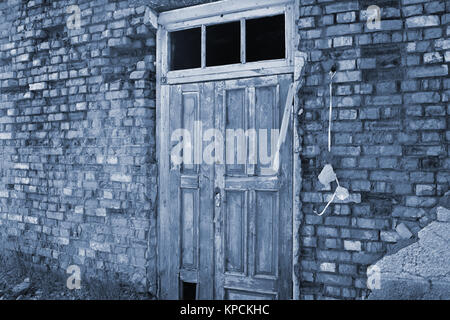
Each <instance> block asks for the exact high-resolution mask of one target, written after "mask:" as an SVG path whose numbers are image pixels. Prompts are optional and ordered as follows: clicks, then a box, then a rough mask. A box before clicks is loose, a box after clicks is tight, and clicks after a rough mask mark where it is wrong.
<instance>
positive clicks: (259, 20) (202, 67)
mask: <svg viewBox="0 0 450 320" xmlns="http://www.w3.org/2000/svg"><path fill="white" fill-rule="evenodd" d="M296 2H298V0H226V1H218V2H213V3H209V4H205V5H200V6H196V7H192V8H189V7H188V8H183V9H178V10H173V11H170V12H163V13H161V14H160V16H159V19H158V23H159V24H160V25H161V27H160V28H159V29H158V43H157V46H159V48H160V49H159V50H158V52H159V57H158V62H159V75H160V80H161V83H163V84H165V83H167V84H175V83H188V82H196V81H208V80H219V79H229V78H242V77H249V76H260V75H261V76H263V75H271V74H272V75H273V74H284V73H290V72H292V71H293V65H294V63H293V56H294V55H293V52H294V47H295V46H296V43H298V38H297V32H296V29H295V21H294V17H295V16H296V13H295V12H294V11H295V10H297V9H296V8H297V7H298V6H296V5H295V3H296Z"/></svg>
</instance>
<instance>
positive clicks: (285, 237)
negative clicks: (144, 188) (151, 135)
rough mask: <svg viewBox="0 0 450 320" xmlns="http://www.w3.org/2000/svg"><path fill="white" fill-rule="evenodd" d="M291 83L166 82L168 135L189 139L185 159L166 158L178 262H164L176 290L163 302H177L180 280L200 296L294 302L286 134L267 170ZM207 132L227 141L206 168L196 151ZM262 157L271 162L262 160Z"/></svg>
mask: <svg viewBox="0 0 450 320" xmlns="http://www.w3.org/2000/svg"><path fill="white" fill-rule="evenodd" d="M291 82H292V75H278V76H266V77H255V78H248V79H238V80H228V81H216V82H205V83H196V84H185V85H171V86H170V89H169V91H168V92H169V96H168V100H169V103H168V106H169V109H170V110H169V112H168V117H169V123H170V133H169V134H171V133H173V132H174V131H175V130H177V129H187V131H188V132H190V133H191V139H190V140H189V144H188V145H187V147H186V148H185V149H183V158H184V160H185V161H186V159H187V160H188V161H187V162H188V163H183V164H180V165H175V164H174V163H173V162H171V165H170V174H169V176H170V182H169V185H170V187H169V190H170V195H167V196H165V198H167V199H170V201H169V202H170V203H169V204H168V206H169V207H170V217H169V219H167V221H168V223H169V225H170V233H171V239H172V240H171V245H170V248H171V250H173V254H174V255H175V256H176V257H177V259H176V261H173V260H168V261H172V262H171V263H175V266H170V270H176V272H173V273H175V274H171V275H168V276H169V277H175V278H176V279H173V280H171V282H170V283H171V284H172V285H173V288H175V291H176V293H174V292H172V293H171V294H172V295H171V294H170V293H168V294H167V295H166V297H169V296H171V297H173V298H182V297H181V295H180V292H181V289H182V288H181V285H182V282H183V281H184V282H193V283H196V284H197V298H198V299H290V298H291V295H292V284H291V277H292V269H291V265H292V190H291V187H292V137H291V135H290V134H289V133H288V135H287V137H286V140H285V143H284V144H283V146H282V148H281V154H280V155H281V157H280V158H281V165H280V169H279V171H278V172H273V171H271V170H269V169H270V168H271V165H272V164H271V161H270V160H271V158H270V156H273V154H274V152H275V150H274V145H276V140H277V139H278V136H277V135H276V132H272V130H274V129H277V130H279V129H280V127H281V123H280V122H281V119H282V115H283V112H284V106H285V102H286V98H287V93H288V89H289V86H290V84H291ZM213 128H215V129H218V131H219V132H220V134H221V135H222V137H223V139H219V140H217V141H218V143H221V145H220V147H222V148H223V150H224V152H223V159H219V160H217V161H216V162H215V164H213V165H209V164H206V162H205V161H204V159H202V157H201V155H202V152H203V151H204V150H205V147H206V144H209V143H210V142H205V141H203V137H204V132H205V131H206V130H208V129H213ZM260 129H265V130H267V132H266V134H260V133H259V132H260ZM227 130H233V131H228V133H227ZM239 130H240V131H239ZM252 130H253V131H252ZM230 133H231V134H230ZM254 133H256V136H252V134H254ZM249 137H256V140H254V141H253V142H252V141H251V140H250V139H249ZM261 138H263V139H266V140H265V141H267V147H266V148H264V144H261V143H260V142H261ZM239 139H241V140H239ZM230 140H232V141H230ZM272 140H273V142H272ZM178 142H179V141H178ZM178 142H177V141H175V142H174V141H171V142H169V144H168V145H169V146H171V147H172V148H173V147H174V146H175V145H176V144H177V143H178ZM232 142H234V143H232ZM239 142H240V143H241V144H239ZM230 145H231V146H233V147H232V148H230V147H229V146H230ZM238 145H241V146H244V150H242V148H238ZM261 145H262V146H263V147H262V148H261ZM185 146H186V145H185ZM242 151H245V152H242ZM184 152H187V153H186V154H184ZM227 152H228V154H227ZM260 153H262V154H263V158H264V157H265V159H266V160H267V159H268V161H266V163H265V164H261V163H260V160H261V159H260V158H261V155H260ZM169 154H170V151H169ZM252 157H253V158H252ZM202 160H203V161H202ZM232 160H234V162H233V161H232ZM230 161H231V162H232V163H229V162H230ZM161 254H164V253H161ZM171 272H172V271H171ZM173 288H172V289H171V290H174V289H173Z"/></svg>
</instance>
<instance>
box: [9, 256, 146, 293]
mask: <svg viewBox="0 0 450 320" xmlns="http://www.w3.org/2000/svg"><path fill="white" fill-rule="evenodd" d="M68 276H69V275H68ZM66 281H67V278H64V277H63V276H61V275H58V274H55V273H53V272H44V271H39V270H36V269H35V268H30V267H28V265H27V264H26V263H25V262H23V261H22V260H21V259H20V258H17V257H9V258H5V256H4V255H0V300H148V299H152V297H151V296H150V295H148V294H145V293H138V292H136V291H134V290H133V289H132V288H130V287H128V286H126V285H121V284H118V283H116V282H113V281H110V282H101V281H97V280H96V281H89V282H88V281H85V280H82V282H81V288H80V289H78V290H77V289H74V290H69V289H68V288H67V285H66Z"/></svg>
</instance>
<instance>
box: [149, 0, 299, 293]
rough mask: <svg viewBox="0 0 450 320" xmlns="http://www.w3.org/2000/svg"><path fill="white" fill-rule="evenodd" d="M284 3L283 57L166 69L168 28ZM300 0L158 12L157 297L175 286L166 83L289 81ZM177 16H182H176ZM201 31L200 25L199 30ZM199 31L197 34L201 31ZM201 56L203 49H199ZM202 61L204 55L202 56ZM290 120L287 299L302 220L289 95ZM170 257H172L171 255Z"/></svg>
mask: <svg viewBox="0 0 450 320" xmlns="http://www.w3.org/2000/svg"><path fill="white" fill-rule="evenodd" d="M282 6H288V10H290V12H289V13H287V16H288V17H290V19H288V20H287V21H286V25H287V28H286V36H287V39H286V40H287V41H286V59H285V61H284V62H282V61H280V60H271V61H268V62H264V61H263V62H255V63H248V64H242V65H233V66H232V67H231V68H230V67H229V66H224V67H222V66H221V67H208V68H205V65H204V63H202V65H203V68H200V69H190V70H183V71H182V72H177V71H171V72H169V71H168V69H169V68H168V61H169V58H170V57H169V37H168V33H169V31H174V30H180V29H183V28H189V27H192V26H194V25H202V24H204V23H208V22H209V23H211V22H219V23H220V22H225V21H229V20H236V19H238V18H239V17H242V13H244V14H245V17H248V16H249V15H253V16H255V17H258V16H259V17H263V16H269V15H270V14H271V13H272V15H273V14H276V13H278V12H279V10H280V7H282ZM299 10H300V0H222V1H217V2H213V3H208V4H203V5H197V6H192V7H187V8H183V9H176V10H171V11H167V12H163V13H161V14H160V15H159V17H158V30H157V36H156V154H157V159H158V178H157V181H158V201H157V206H156V207H157V209H156V210H157V219H156V220H157V226H156V229H157V254H156V259H157V264H156V265H157V296H158V298H162V299H165V298H167V297H164V296H161V287H162V286H164V287H166V288H169V289H168V291H171V290H172V291H173V290H175V288H171V286H173V285H176V284H175V283H174V282H176V281H173V279H172V281H171V280H170V278H171V275H172V277H173V274H174V273H176V270H175V266H176V263H175V261H174V257H173V254H171V252H172V251H171V248H170V245H171V243H170V241H169V239H170V237H171V234H170V232H169V230H168V229H169V228H168V225H169V224H170V223H171V222H170V221H169V220H167V219H166V218H167V217H170V214H169V213H170V212H169V208H170V206H169V203H170V194H169V192H168V190H169V171H170V142H169V131H170V130H168V129H169V117H168V116H169V115H168V112H167V108H164V107H163V104H164V102H165V101H167V99H168V97H169V89H170V85H173V84H181V83H190V82H205V81H213V80H226V79H236V78H248V77H255V76H267V75H273V74H282V73H291V74H293V75H294V81H299V80H300V75H301V72H302V70H303V67H304V65H305V63H306V60H307V55H306V54H305V53H302V52H299V51H297V50H296V48H297V47H298V44H299V41H300V37H299V33H298V32H297V28H296V23H295V21H296V19H298V17H299ZM180 17H183V18H180ZM202 29H204V27H202ZM203 31H204V30H203ZM203 31H202V33H203ZM202 56H204V52H202ZM202 60H204V58H202ZM294 106H295V107H294V108H293V120H292V119H291V123H292V124H293V125H292V134H293V140H294V141H293V144H292V145H293V150H292V157H293V164H292V165H293V178H292V195H293V199H292V211H293V212H292V222H293V223H292V241H293V243H292V256H291V258H292V299H294V300H297V299H299V298H300V289H299V283H300V281H299V277H298V273H297V272H295V271H296V270H298V269H299V257H300V238H299V236H300V234H299V228H300V224H301V221H302V213H301V200H300V191H301V186H302V176H301V174H302V170H301V161H300V152H301V143H300V139H301V134H300V132H299V128H300V127H299V123H298V117H297V116H296V115H297V114H298V96H297V94H295V95H294ZM175 258H176V257H175Z"/></svg>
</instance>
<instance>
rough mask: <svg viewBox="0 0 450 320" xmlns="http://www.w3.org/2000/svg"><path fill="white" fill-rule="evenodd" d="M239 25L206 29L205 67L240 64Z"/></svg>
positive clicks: (238, 23) (219, 25) (216, 26)
mask: <svg viewBox="0 0 450 320" xmlns="http://www.w3.org/2000/svg"><path fill="white" fill-rule="evenodd" d="M240 43H241V24H240V22H239V21H237V22H231V23H224V24H217V25H212V26H207V27H206V66H207V67H213V66H220V65H226V64H233V63H240V62H241V44H240Z"/></svg>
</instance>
